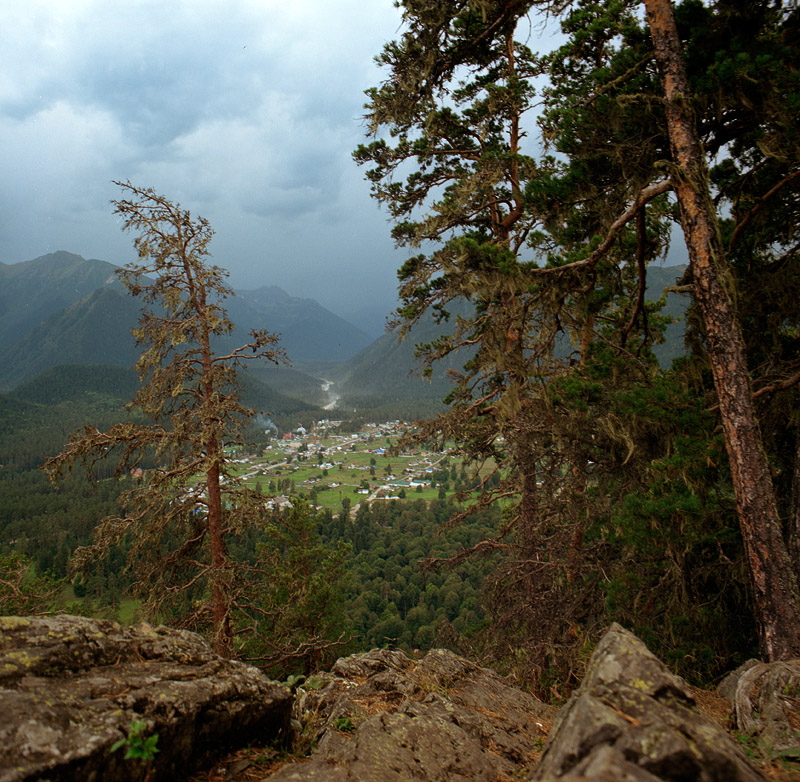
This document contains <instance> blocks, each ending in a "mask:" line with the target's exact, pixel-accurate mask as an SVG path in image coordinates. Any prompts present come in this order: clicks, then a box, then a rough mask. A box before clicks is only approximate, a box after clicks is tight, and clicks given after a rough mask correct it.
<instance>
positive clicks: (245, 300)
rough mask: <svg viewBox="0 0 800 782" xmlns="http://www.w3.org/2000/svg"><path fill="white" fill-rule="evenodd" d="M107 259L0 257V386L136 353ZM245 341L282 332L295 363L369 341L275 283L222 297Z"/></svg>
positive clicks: (131, 310) (344, 354) (134, 314)
mask: <svg viewBox="0 0 800 782" xmlns="http://www.w3.org/2000/svg"><path fill="white" fill-rule="evenodd" d="M116 268H117V267H115V266H114V265H113V264H110V263H108V262H106V261H100V260H96V259H90V260H87V259H84V258H82V257H81V256H79V255H74V254H72V253H68V252H63V251H61V252H56V253H51V254H49V255H44V256H42V257H40V258H36V259H34V260H32V261H25V262H23V263H17V264H13V265H7V264H0V291H2V293H0V389H6V390H7V389H10V388H13V387H14V386H16V385H18V384H20V383H22V382H25V381H27V380H30V379H31V378H33V377H35V376H37V375H38V374H39V373H41V372H43V371H44V370H46V369H48V368H49V367H52V366H56V365H58V364H111V365H114V366H123V367H130V366H132V365H133V364H134V363H135V361H136V358H137V356H138V354H139V351H138V350H137V348H136V345H135V343H134V340H133V337H132V336H131V328H132V327H133V326H134V325H135V324H136V322H137V321H138V319H139V313H140V308H139V302H138V301H137V300H135V299H134V298H132V297H131V296H129V295H128V294H127V292H126V291H125V290H124V288H123V286H122V285H121V284H120V282H119V280H118V279H117V276H116V274H115V270H116ZM225 304H226V307H227V309H228V313H229V316H230V317H231V319H232V320H233V322H234V324H235V326H236V329H235V332H234V334H233V335H232V337H230V338H228V339H226V340H225V343H226V346H228V345H227V343H230V345H231V346H232V345H234V344H238V343H240V342H244V341H246V339H247V335H248V334H249V332H250V330H251V329H254V328H266V329H267V330H268V331H272V332H276V333H279V334H280V335H281V345H282V346H283V348H284V349H285V350H286V352H287V353H288V355H289V358H290V360H291V361H292V362H294V363H305V362H331V361H332V362H341V361H344V360H346V359H348V358H350V357H351V356H352V355H353V354H355V353H356V352H357V351H359V350H360V349H362V348H364V347H365V346H366V345H368V344H369V343H370V341H371V338H370V337H369V336H368V335H367V334H365V333H364V332H363V331H361V330H360V329H359V328H357V327H356V326H353V325H352V324H351V323H348V322H347V321H346V320H344V319H343V318H340V317H339V316H338V315H335V314H334V313H332V312H330V311H329V310H327V309H325V308H324V307H322V306H321V305H320V304H319V303H317V302H316V301H314V300H313V299H300V298H295V297H293V296H290V295H289V294H288V293H286V292H285V291H283V290H281V289H280V288H276V287H274V286H265V287H262V288H259V289H258V290H249V291H237V292H236V295H235V296H233V297H231V298H230V299H228V300H227V301H226V302H225Z"/></svg>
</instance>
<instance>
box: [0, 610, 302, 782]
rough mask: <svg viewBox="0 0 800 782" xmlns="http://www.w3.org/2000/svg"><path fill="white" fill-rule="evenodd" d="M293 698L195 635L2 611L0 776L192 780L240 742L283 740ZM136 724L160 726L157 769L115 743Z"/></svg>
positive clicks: (148, 732)
mask: <svg viewBox="0 0 800 782" xmlns="http://www.w3.org/2000/svg"><path fill="white" fill-rule="evenodd" d="M291 702H292V698H291V694H290V692H289V691H288V690H287V689H286V688H285V687H282V686H280V685H278V684H275V683H274V682H271V681H269V680H268V679H266V678H265V677H264V676H263V675H262V674H261V673H260V672H259V671H258V670H257V669H255V668H252V667H250V666H247V665H243V664H241V663H236V662H231V661H228V660H224V659H222V658H220V657H218V656H217V655H215V654H214V653H213V652H212V651H211V649H210V647H209V646H208V645H207V644H206V643H205V642H204V641H203V640H202V639H201V638H200V637H199V636H197V635H195V634H194V633H189V632H185V631H180V630H169V629H167V628H164V627H156V628H153V627H150V626H149V625H137V626H135V627H122V626H120V625H118V624H116V623H115V622H110V621H102V620H93V619H85V618H80V617H71V616H54V617H47V618H18V617H0V782H12V781H13V782H16V780H34V779H42V780H44V779H46V780H49V781H52V782H56V781H58V780H64V782H66V781H67V780H70V781H72V780H77V779H80V780H86V781H87V782H92V781H93V780H97V782H101V780H115V781H119V780H123V781H124V780H138V779H144V778H145V777H146V776H147V775H148V774H149V777H148V779H149V780H152V781H153V782H156V780H167V779H169V780H174V779H182V778H185V777H186V775H187V774H188V773H190V772H191V771H193V770H194V769H196V768H199V767H202V766H204V765H208V764H210V763H211V762H213V761H214V760H215V759H216V758H217V757H219V756H220V755H221V754H223V753H225V752H226V751H228V750H230V749H232V748H235V747H238V746H242V745H243V744H246V743H248V742H252V741H259V742H261V743H266V742H269V741H270V740H280V739H281V737H284V736H285V735H286V732H287V729H288V726H289V720H290V715H291ZM133 720H137V721H138V722H140V723H144V729H143V735H144V736H153V735H154V734H158V742H157V745H156V746H157V749H158V752H157V754H156V755H155V758H154V759H153V761H152V764H151V766H152V767H151V768H149V767H148V765H146V764H145V763H143V762H142V761H139V760H132V759H131V760H126V759H125V758H124V750H122V749H120V750H119V751H112V747H113V746H114V744H115V743H117V742H118V741H120V740H124V739H125V738H126V737H127V736H128V732H129V730H130V726H131V724H132V722H133Z"/></svg>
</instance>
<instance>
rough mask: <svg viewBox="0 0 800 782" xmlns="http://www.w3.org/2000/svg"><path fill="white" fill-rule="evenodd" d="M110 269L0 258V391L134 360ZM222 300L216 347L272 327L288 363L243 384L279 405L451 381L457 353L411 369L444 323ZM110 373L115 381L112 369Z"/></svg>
mask: <svg viewBox="0 0 800 782" xmlns="http://www.w3.org/2000/svg"><path fill="white" fill-rule="evenodd" d="M116 268H117V267H115V266H114V265H113V264H111V263H108V262H107V261H101V260H97V259H89V260H87V259H84V258H82V257H81V256H79V255H74V254H72V253H68V252H63V251H62V252H57V253H52V254H49V255H44V256H42V257H40V258H36V259H34V260H31V261H26V262H23V263H17V264H13V265H6V264H2V263H0V391H9V390H11V389H14V388H17V387H23V388H27V391H26V392H25V396H26V397H28V398H30V393H32V391H31V384H33V385H36V383H41V384H45V385H47V384H50V385H52V384H54V383H56V384H57V385H59V386H63V387H68V386H69V385H70V383H72V384H75V383H78V385H80V386H81V387H83V386H85V385H86V384H87V383H88V384H89V385H91V383H90V381H89V380H87V377H88V376H87V375H86V374H85V373H83V374H81V373H80V372H79V371H78V370H77V369H75V368H73V369H71V370H69V371H66V370H61V371H60V372H55V373H53V368H55V367H59V366H63V365H75V366H84V367H86V366H94V367H96V372H100V369H99V366H98V365H106V366H108V365H110V366H114V367H123V368H130V367H132V366H133V365H134V363H135V361H136V358H137V356H138V354H139V351H138V349H137V347H136V345H135V343H134V340H133V337H132V336H131V328H132V327H133V326H134V325H135V324H136V322H137V320H138V318H139V314H140V307H139V302H138V301H137V300H136V299H134V298H133V297H131V296H129V295H128V294H127V292H126V291H125V289H124V288H123V286H122V285H121V283H120V282H119V280H118V278H117V275H116V273H115V271H116ZM684 269H685V267H683V266H672V267H655V266H654V267H650V268H649V269H648V298H650V299H656V298H658V297H659V296H660V295H661V294H662V292H663V290H664V288H665V287H667V286H669V285H672V284H674V283H675V281H676V279H678V278H679V277H680V276H681V275H682V274H683V271H684ZM225 306H226V308H227V310H228V314H229V316H230V318H231V320H232V321H233V322H234V324H235V331H234V334H233V335H232V336H231V337H229V338H226V340H225V344H221V345H220V347H226V348H230V347H233V346H234V345H236V344H241V343H243V342H246V340H247V336H248V334H249V332H250V330H251V329H254V328H265V329H267V330H268V331H272V332H276V333H280V335H281V345H282V346H283V348H284V349H285V350H286V352H287V354H288V355H289V358H290V360H291V361H292V364H293V367H291V368H289V367H280V368H279V367H275V366H273V365H271V364H266V363H264V364H263V365H259V366H257V367H251V368H250V371H249V372H248V375H249V376H250V380H249V381H248V384H250V385H251V386H252V388H253V393H254V394H255V396H257V397H258V398H259V399H260V400H267V399H272V400H273V401H274V402H275V403H276V405H277V407H278V408H279V409H281V410H286V411H287V412H289V411H290V410H292V409H294V407H295V404H294V403H293V402H292V401H291V400H292V398H293V399H294V400H295V402H296V401H297V400H302V402H303V403H305V404H306V405H307V406H308V405H311V406H315V407H316V406H320V407H321V406H323V405H324V404H326V403H327V402H329V401H331V396H329V395H328V394H326V392H325V391H324V390H323V389H322V388H321V386H322V378H326V379H330V380H333V381H334V382H335V384H336V385H335V394H333V396H337V397H344V398H346V399H348V400H354V401H355V400H362V401H364V400H370V403H381V402H384V401H389V400H391V401H401V400H409V399H424V400H437V401H440V400H441V399H442V398H443V397H444V396H445V395H446V393H447V391H448V390H449V387H450V383H449V380H448V378H447V369H448V368H458V367H459V366H460V365H461V364H463V363H464V360H466V356H464V357H456V358H455V359H453V360H452V362H451V364H450V365H449V366H447V365H445V366H438V367H436V368H435V369H434V372H433V375H432V377H431V378H430V379H429V380H423V379H422V378H421V377H420V374H419V372H416V373H414V369H415V367H416V366H417V361H416V359H415V356H414V351H415V345H416V344H418V343H425V342H430V341H432V340H433V339H435V338H436V337H437V336H439V334H440V333H441V332H442V331H443V327H442V326H440V325H439V324H436V323H435V322H434V321H433V320H432V319H431V318H427V317H426V318H423V319H422V320H421V321H420V323H419V324H417V326H415V328H414V329H413V330H412V331H411V333H410V335H409V336H408V337H407V338H406V339H405V340H404V341H403V342H399V341H398V339H397V336H396V335H395V334H394V333H393V332H389V331H387V332H385V333H384V334H383V335H382V336H380V337H379V338H378V339H376V340H371V339H370V337H369V336H368V335H367V334H366V333H364V332H363V331H361V330H360V329H359V328H357V327H356V326H354V325H353V324H351V323H349V322H348V321H346V320H344V319H343V318H341V317H339V316H338V315H336V314H334V313H332V312H330V311H329V310H327V309H325V308H324V307H323V306H322V305H320V304H319V303H318V302H316V301H314V300H313V299H305V298H296V297H294V296H291V295H289V294H288V293H287V292H286V291H284V290H282V289H280V288H277V287H275V286H264V287H261V288H258V289H257V290H244V291H236V292H235V295H234V296H232V297H231V298H229V299H227V300H226V302H225ZM464 306H465V307H466V306H468V305H466V303H465V305H464ZM685 307H686V302H685V300H684V297H681V296H679V295H678V294H675V293H670V294H668V296H667V307H666V309H665V312H666V313H668V314H671V315H673V316H675V317H678V318H680V317H681V316H682V314H683V311H684V310H685ZM682 333H683V323H682V322H678V323H673V324H672V325H670V326H669V327H668V329H667V335H666V341H665V343H664V344H663V345H660V346H657V348H656V353H657V355H658V357H659V360H660V361H661V362H662V364H665V365H666V364H668V363H669V361H670V360H671V359H672V358H673V357H674V356H676V355H679V354H680V353H681V352H682ZM42 373H48V374H44V375H42ZM90 375H91V373H90ZM76 378H78V379H77V380H76ZM114 382H115V383H117V382H120V381H119V379H118V378H116V376H115V379H114ZM23 384H27V385H23ZM368 406H369V405H368ZM267 409H271V408H267ZM298 409H299V408H298Z"/></svg>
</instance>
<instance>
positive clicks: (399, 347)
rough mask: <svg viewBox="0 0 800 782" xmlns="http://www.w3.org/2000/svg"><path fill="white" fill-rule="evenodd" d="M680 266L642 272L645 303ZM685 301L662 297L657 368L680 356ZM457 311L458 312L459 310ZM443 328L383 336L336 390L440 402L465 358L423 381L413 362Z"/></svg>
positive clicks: (426, 324) (343, 372) (419, 327)
mask: <svg viewBox="0 0 800 782" xmlns="http://www.w3.org/2000/svg"><path fill="white" fill-rule="evenodd" d="M685 270H686V266H650V267H648V269H647V293H646V297H647V299H648V300H649V301H655V300H657V299H659V298H660V297H661V296H662V294H663V293H664V289H665V288H668V287H669V286H671V285H674V284H675V282H676V280H678V279H680V278H681V277H682V276H683V273H684V271H685ZM687 305H688V297H687V296H682V295H680V294H678V293H674V292H670V293H668V294H667V303H666V306H665V307H664V309H663V310H662V312H661V314H663V315H669V316H671V317H673V318H676V319H677V321H676V322H674V323H671V324H669V325H668V326H667V327H666V329H665V333H664V342H663V343H662V344H659V345H656V346H655V347H654V351H653V352H654V353H655V355H656V357H657V358H658V360H659V362H660V363H661V365H662V366H664V367H668V366H669V364H670V362H671V361H672V359H673V358H676V357H677V356H679V355H683V353H684V352H685V350H684V345H683V334H684V329H685V324H684V322H683V315H684V313H685V311H686V307H687ZM460 306H463V309H461V310H459V308H460ZM466 307H467V305H466V302H465V303H464V305H456V304H452V305H450V306H448V310H450V312H451V315H453V316H455V315H457V314H459V311H460V312H461V314H466ZM448 329H449V326H448V324H447V323H442V324H438V323H436V322H435V321H434V319H433V318H432V317H431V316H430V314H428V313H426V314H425V315H424V316H423V317H422V318H421V319H420V321H419V323H417V324H416V325H415V326H414V328H413V329H411V331H410V332H409V334H408V336H407V337H406V338H405V339H404V340H403V341H402V342H401V341H399V338H398V335H397V333H395V332H392V331H387V332H385V333H384V334H383V335H382V336H381V337H379V338H378V339H377V340H375V341H374V342H373V343H371V344H370V345H368V346H367V347H366V348H364V349H363V350H362V351H360V352H359V353H357V354H356V355H355V356H353V357H352V358H351V359H349V360H348V361H347V362H346V363H345V364H344V366H343V367H342V368H341V369H340V370H339V373H338V374H339V380H340V382H339V386H338V390H339V391H340V393H341V394H342V395H343V396H344V397H345V399H349V400H357V399H361V398H365V397H367V398H380V399H387V400H407V399H435V400H442V399H443V398H444V397H445V396H446V395H447V393H448V392H449V391H450V390H452V388H453V384H452V381H451V380H450V378H449V377H448V376H447V370H448V369H449V368H450V369H461V368H462V366H463V364H464V362H465V361H466V360H467V359H468V354H467V353H466V352H465V353H463V354H462V355H461V356H455V357H451V358H450V359H449V360H448V361H446V362H440V363H439V364H437V365H434V368H433V373H432V375H431V377H430V378H429V379H426V378H423V377H422V376H421V373H420V371H419V369H420V362H419V360H418V359H417V358H416V357H415V350H416V345H418V344H424V343H429V342H432V341H433V340H435V339H436V338H437V337H439V336H441V335H442V334H446V333H448Z"/></svg>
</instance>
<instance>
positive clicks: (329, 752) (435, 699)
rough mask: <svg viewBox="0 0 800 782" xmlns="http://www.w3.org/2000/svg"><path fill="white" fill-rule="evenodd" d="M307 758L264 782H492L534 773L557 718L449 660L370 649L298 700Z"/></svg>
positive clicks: (481, 671) (497, 680)
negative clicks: (312, 744) (312, 747)
mask: <svg viewBox="0 0 800 782" xmlns="http://www.w3.org/2000/svg"><path fill="white" fill-rule="evenodd" d="M295 713H296V717H297V718H298V719H299V720H300V722H301V723H302V724H303V727H304V731H305V733H306V735H307V737H308V738H309V739H311V740H314V741H316V742H317V749H316V751H315V753H314V754H313V755H312V757H311V758H310V759H309V760H307V761H305V762H302V763H296V764H292V765H287V766H284V767H283V768H282V769H280V770H279V771H278V772H277V773H276V774H274V775H272V776H271V777H270V780H272V782H275V781H276V780H278V781H279V782H288V781H289V780H298V781H299V780H326V781H327V780H330V781H331V782H340V781H341V782H344V781H345V780H347V781H348V782H354V781H355V780H358V781H359V782H370V781H372V780H374V782H392V780H396V781H397V782H401V780H441V781H442V782H447V781H450V780H453V781H455V780H497V779H502V778H506V777H510V776H511V775H512V774H517V773H519V772H520V770H523V769H526V768H527V769H530V768H532V767H533V764H534V762H535V758H536V757H537V756H538V753H539V751H540V748H541V745H542V741H543V736H544V733H545V730H544V727H545V725H549V723H550V721H551V720H552V718H553V717H554V715H555V710H554V709H553V708H552V707H550V706H546V705H545V704H543V703H541V702H540V701H538V700H536V698H533V697H532V696H530V695H528V694H527V693H524V692H522V691H521V690H518V689H516V688H515V687H513V686H511V685H510V684H509V683H508V682H507V681H506V680H504V679H503V678H501V677H500V676H498V675H497V674H496V673H494V672H493V671H490V670H488V669H486V668H481V667H479V666H477V665H475V664H474V663H471V662H469V661H468V660H465V659H463V658H461V657H458V656H457V655H455V654H453V653H452V652H448V651H444V650H441V649H439V650H435V651H432V652H429V653H428V654H427V655H426V656H425V657H424V658H423V659H422V660H421V661H418V662H417V661H414V660H411V659H410V658H409V657H407V656H406V655H405V654H403V653H402V652H396V651H395V652H392V651H386V650H375V651H372V652H368V653H367V654H358V655H353V656H351V657H348V658H344V659H341V660H339V661H338V662H337V663H336V665H334V667H333V669H332V671H331V673H330V674H322V675H321V676H320V677H318V678H316V677H315V679H312V681H311V682H310V683H309V685H307V687H306V688H305V689H304V690H303V691H302V692H301V693H300V695H299V697H298V699H297V704H296V712H295Z"/></svg>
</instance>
